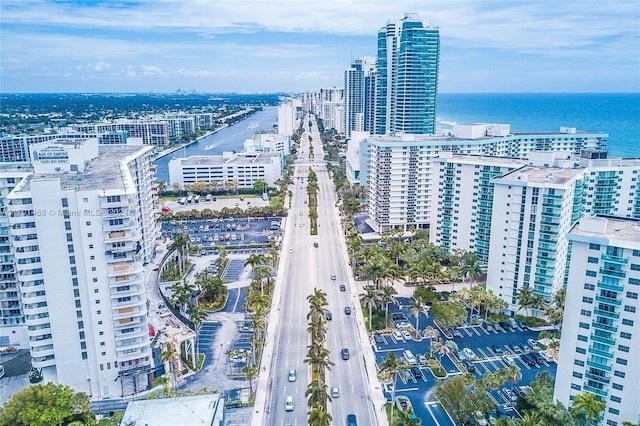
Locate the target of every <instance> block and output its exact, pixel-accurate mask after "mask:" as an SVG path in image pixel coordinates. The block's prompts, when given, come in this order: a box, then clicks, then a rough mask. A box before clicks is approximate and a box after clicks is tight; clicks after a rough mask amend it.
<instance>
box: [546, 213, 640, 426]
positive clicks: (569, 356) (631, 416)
mask: <svg viewBox="0 0 640 426" xmlns="http://www.w3.org/2000/svg"><path fill="white" fill-rule="evenodd" d="M567 239H568V240H569V241H570V242H571V244H572V250H571V262H570V263H571V264H570V267H569V279H568V284H567V295H566V304H565V310H564V312H565V313H564V320H563V322H562V339H561V343H560V358H559V360H558V372H557V374H556V382H555V391H554V399H557V400H559V401H560V402H562V403H563V404H564V405H565V406H571V401H572V399H573V398H574V397H575V395H576V394H578V393H583V392H590V393H592V394H594V395H596V397H597V398H598V399H599V400H601V401H603V402H605V404H606V408H605V411H604V413H603V420H602V423H601V424H604V425H608V426H621V425H622V422H623V421H629V422H631V423H634V424H635V423H637V422H638V419H639V418H640V408H639V406H638V401H637V397H638V395H640V381H639V380H638V377H640V362H638V359H639V358H640V338H639V336H638V333H639V331H638V330H639V329H638V323H640V303H639V302H638V294H640V220H638V219H629V218H620V217H612V216H596V217H585V218H582V219H580V221H579V222H578V223H577V224H576V225H574V226H573V228H572V229H571V230H570V232H569V233H568V235H567Z"/></svg>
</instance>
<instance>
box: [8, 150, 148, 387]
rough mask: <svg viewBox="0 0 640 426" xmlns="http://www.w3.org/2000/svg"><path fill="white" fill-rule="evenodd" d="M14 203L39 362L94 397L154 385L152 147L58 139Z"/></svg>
mask: <svg viewBox="0 0 640 426" xmlns="http://www.w3.org/2000/svg"><path fill="white" fill-rule="evenodd" d="M31 151H32V152H31V156H32V159H33V167H34V171H33V172H30V173H29V174H28V175H27V176H25V177H24V178H22V179H21V180H20V181H19V182H17V183H16V185H15V187H14V188H13V189H12V191H11V192H10V193H9V194H8V195H7V196H6V199H5V202H6V203H7V206H6V208H7V219H8V227H9V234H10V237H9V238H10V243H11V247H12V250H13V255H14V257H15V267H16V278H17V283H18V288H19V290H20V293H21V294H20V297H21V300H22V304H23V310H24V317H25V321H26V325H27V335H28V342H29V347H30V352H31V358H32V365H33V367H35V368H39V369H41V371H42V375H43V377H44V379H45V381H53V382H59V383H64V384H66V385H69V386H71V387H73V388H74V389H75V390H78V391H84V392H87V393H88V394H89V395H91V396H92V397H93V398H109V397H112V398H113V397H120V396H126V395H132V394H135V393H137V392H139V391H141V390H144V389H146V388H147V386H148V384H149V372H150V370H151V366H152V357H151V348H150V339H149V329H148V321H147V298H146V295H145V286H144V274H143V265H144V264H145V263H147V262H149V261H151V260H152V258H153V256H154V254H155V252H154V251H155V240H156V238H157V236H158V226H157V224H156V221H155V220H154V211H153V197H154V195H153V194H154V192H153V189H152V178H153V176H152V175H153V171H152V170H153V169H152V166H151V152H152V151H153V148H152V147H148V146H144V147H143V146H126V145H113V146H100V147H98V144H97V140H96V139H89V140H86V141H84V142H82V143H78V142H77V141H74V142H73V143H70V142H65V141H50V142H44V143H41V144H36V145H33V146H31Z"/></svg>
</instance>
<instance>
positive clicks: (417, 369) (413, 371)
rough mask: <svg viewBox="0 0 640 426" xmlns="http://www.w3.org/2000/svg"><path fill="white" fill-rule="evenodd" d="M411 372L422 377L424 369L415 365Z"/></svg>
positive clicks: (416, 376)
mask: <svg viewBox="0 0 640 426" xmlns="http://www.w3.org/2000/svg"><path fill="white" fill-rule="evenodd" d="M411 374H413V377H415V378H416V379H417V378H420V377H422V370H420V368H418V367H416V366H413V367H411Z"/></svg>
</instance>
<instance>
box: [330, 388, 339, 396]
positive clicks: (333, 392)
mask: <svg viewBox="0 0 640 426" xmlns="http://www.w3.org/2000/svg"><path fill="white" fill-rule="evenodd" d="M338 397H340V388H339V387H337V386H333V387H332V388H331V398H338Z"/></svg>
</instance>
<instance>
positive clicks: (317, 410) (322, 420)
mask: <svg viewBox="0 0 640 426" xmlns="http://www.w3.org/2000/svg"><path fill="white" fill-rule="evenodd" d="M332 420H333V417H331V414H329V413H327V412H326V411H325V410H323V409H322V407H317V406H316V407H313V408H312V409H311V410H309V415H308V418H307V424H308V425H309V426H329V425H330V424H331V421H332Z"/></svg>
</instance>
